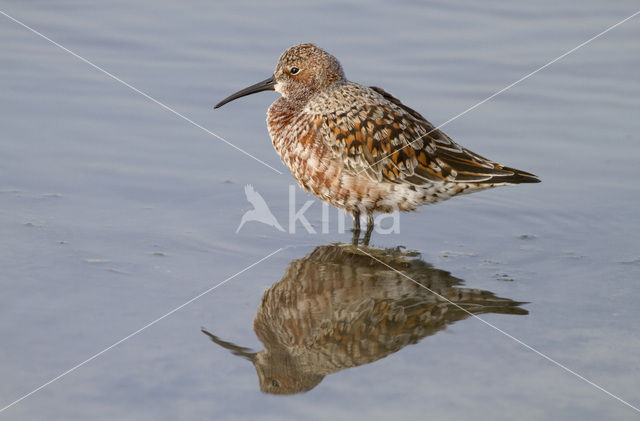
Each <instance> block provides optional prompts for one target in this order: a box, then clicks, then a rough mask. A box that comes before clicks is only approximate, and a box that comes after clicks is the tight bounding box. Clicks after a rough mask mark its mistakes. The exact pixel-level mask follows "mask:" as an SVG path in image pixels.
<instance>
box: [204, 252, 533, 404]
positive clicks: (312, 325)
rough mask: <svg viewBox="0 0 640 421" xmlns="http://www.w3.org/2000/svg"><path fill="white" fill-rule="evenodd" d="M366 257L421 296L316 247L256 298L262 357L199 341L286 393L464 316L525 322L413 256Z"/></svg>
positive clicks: (358, 255) (497, 300)
mask: <svg viewBox="0 0 640 421" xmlns="http://www.w3.org/2000/svg"><path fill="white" fill-rule="evenodd" d="M367 252H368V253H369V254H372V255H373V256H375V258H376V259H379V260H381V261H383V262H385V263H386V264H387V265H389V266H390V267H391V268H393V269H395V270H397V271H400V272H401V273H402V274H404V275H406V276H409V277H410V278H411V279H414V280H415V281H416V282H418V283H419V284H420V285H423V286H424V287H426V288H428V289H426V288H423V287H422V286H420V285H418V284H416V283H414V282H412V281H410V280H409V279H407V278H406V277H405V276H403V275H402V274H400V273H398V272H396V271H395V270H393V269H390V268H389V266H386V265H384V264H381V263H380V262H378V261H376V260H375V259H374V258H372V257H370V256H368V255H367V254H364V253H362V252H361V251H359V250H358V249H357V248H355V247H352V246H344V245H328V246H321V247H318V248H316V249H315V250H314V251H313V252H312V253H310V254H309V255H307V256H306V257H304V258H302V259H299V260H296V261H293V262H292V263H291V264H290V266H289V268H288V269H287V271H286V273H285V275H284V277H283V278H282V280H280V281H279V282H277V283H276V284H274V285H273V286H271V288H269V289H268V290H267V291H265V293H264V295H263V297H262V302H261V304H260V306H259V307H258V312H257V314H256V317H255V320H254V330H255V332H256V335H257V336H258V338H259V339H260V341H261V342H262V343H263V345H264V349H263V350H262V351H259V352H252V351H251V350H249V349H247V348H243V347H239V346H237V345H234V344H232V343H229V342H225V341H222V340H220V339H219V338H218V337H216V336H215V335H213V334H211V333H209V332H206V331H204V332H205V333H206V334H207V335H209V337H210V338H211V339H212V340H213V341H214V342H216V343H217V344H219V345H221V346H223V347H224V348H226V349H229V350H231V351H232V352H233V353H234V354H235V355H239V356H243V357H245V358H247V359H249V360H251V361H252V362H253V364H254V366H255V368H256V372H257V374H258V379H259V383H260V389H261V390H262V391H263V392H265V393H276V394H291V393H299V392H305V391H308V390H310V389H312V388H314V387H315V386H316V385H318V384H319V383H320V382H321V381H322V379H323V378H324V377H325V376H327V375H329V374H332V373H335V372H338V371H340V370H344V369H346V368H350V367H357V366H360V365H363V364H369V363H372V362H374V361H377V360H379V359H381V358H384V357H386V356H388V355H390V354H392V353H395V352H397V351H399V350H401V349H402V348H404V347H405V346H407V345H411V344H415V343H417V342H418V341H420V340H421V339H422V338H424V337H426V336H429V335H433V334H435V333H437V332H439V331H441V330H443V329H445V328H446V326H447V325H449V324H451V323H454V322H456V321H458V320H462V319H465V318H467V317H469V316H470V313H471V314H481V313H502V314H527V311H526V310H524V309H522V308H520V307H519V306H520V305H521V304H522V303H519V302H516V301H512V300H510V299H507V298H501V297H496V296H495V295H494V294H492V293H491V292H489V291H482V290H478V289H470V288H464V287H462V286H461V284H462V283H463V281H462V280H461V279H458V278H455V277H453V276H451V274H450V273H449V272H446V271H443V270H439V269H435V268H433V267H432V266H431V265H429V264H427V263H425V262H424V261H422V260H420V258H419V256H417V254H416V253H409V252H400V251H397V250H379V249H367ZM429 290H431V291H433V292H435V293H437V294H439V295H440V296H441V297H444V299H443V298H441V297H439V296H438V295H436V294H434V293H432V292H430V291H429ZM447 300H449V301H447ZM463 309H464V310H463ZM465 310H466V311H465ZM425 357H426V355H425ZM422 363H424V361H416V364H422Z"/></svg>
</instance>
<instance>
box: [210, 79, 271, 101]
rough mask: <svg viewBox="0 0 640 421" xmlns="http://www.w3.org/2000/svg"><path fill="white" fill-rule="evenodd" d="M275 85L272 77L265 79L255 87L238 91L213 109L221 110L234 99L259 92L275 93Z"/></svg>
mask: <svg viewBox="0 0 640 421" xmlns="http://www.w3.org/2000/svg"><path fill="white" fill-rule="evenodd" d="M275 84H276V78H275V77H273V76H271V77H270V78H269V79H265V80H263V81H262V82H258V83H256V84H255V85H251V86H249V87H248V88H244V89H243V90H241V91H238V92H236V93H235V94H233V95H230V96H228V97H226V98H225V99H223V100H222V101H220V102H218V103H217V104H216V106H215V107H213V108H220V107H222V106H223V105H224V104H226V103H227V102H231V101H233V100H234V99H238V98H242V97H243V96H247V95H251V94H255V93H257V92H262V91H273V90H274V86H275Z"/></svg>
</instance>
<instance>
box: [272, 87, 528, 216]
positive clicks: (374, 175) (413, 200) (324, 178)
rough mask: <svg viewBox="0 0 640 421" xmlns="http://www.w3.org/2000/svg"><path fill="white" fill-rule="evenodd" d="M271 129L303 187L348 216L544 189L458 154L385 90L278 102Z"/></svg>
mask: <svg viewBox="0 0 640 421" xmlns="http://www.w3.org/2000/svg"><path fill="white" fill-rule="evenodd" d="M267 122H268V126H269V132H270V134H271V137H272V140H273V143H274V146H275V148H276V150H277V151H278V153H279V154H280V156H281V157H282V158H283V160H284V162H285V163H286V164H287V166H288V167H289V169H290V170H291V172H292V173H293V175H294V177H295V178H296V179H297V180H298V182H299V183H300V185H301V186H302V187H303V188H305V189H306V190H308V191H309V192H311V193H313V194H315V195H316V196H318V197H319V198H320V199H322V200H326V201H329V202H330V203H331V204H333V205H334V206H337V207H339V208H342V209H345V210H347V211H350V212H353V211H354V210H359V211H361V212H366V213H369V212H371V211H383V212H389V211H392V210H395V209H399V210H413V209H415V207H417V206H419V205H422V204H428V203H434V202H437V201H441V200H445V199H448V198H449V197H452V196H455V195H457V194H461V193H469V192H473V191H477V190H481V189H486V188H489V187H494V186H497V185H505V184H518V183H526V182H539V180H538V178H537V177H536V176H534V175H532V174H529V173H527V172H524V171H520V170H516V169H514V168H509V167H505V166H503V165H500V164H498V163H495V162H493V161H491V160H488V159H486V158H484V157H482V156H480V155H478V154H475V153H473V152H471V151H469V150H468V149H465V148H463V147H461V146H460V145H458V144H457V143H455V142H454V141H453V140H452V139H451V138H449V137H448V136H447V135H446V134H445V133H443V132H442V131H440V130H438V129H436V128H435V126H433V125H432V124H431V123H430V122H429V121H427V120H426V119H425V118H424V117H422V116H421V115H420V114H419V113H417V112H416V111H414V110H413V109H411V108H409V107H407V106H405V105H404V104H402V103H401V102H400V101H399V100H398V99H397V98H395V97H393V96H392V95H391V94H389V93H388V92H386V91H384V90H383V89H381V88H376V87H371V88H369V87H365V86H362V85H359V84H356V83H352V82H346V83H338V84H335V85H333V86H331V87H329V88H328V89H325V90H324V91H322V92H320V93H318V94H317V95H315V96H314V97H312V98H311V99H310V100H309V101H308V102H307V103H306V105H305V106H304V107H299V106H298V107H297V106H296V104H295V103H292V102H290V101H288V100H287V99H286V98H280V99H278V100H277V101H276V102H275V103H274V104H273V105H272V106H271V107H270V109H269V113H268V118H267ZM356 208H358V209H356Z"/></svg>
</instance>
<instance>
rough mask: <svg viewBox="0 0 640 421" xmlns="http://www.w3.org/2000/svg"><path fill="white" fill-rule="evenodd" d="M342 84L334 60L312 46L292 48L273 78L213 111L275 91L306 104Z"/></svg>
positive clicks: (245, 90)
mask: <svg viewBox="0 0 640 421" xmlns="http://www.w3.org/2000/svg"><path fill="white" fill-rule="evenodd" d="M345 80H346V79H345V76H344V71H343V70H342V66H341V65H340V62H339V61H338V59H336V58H335V57H334V56H332V55H331V54H329V53H327V52H326V51H324V50H323V49H321V48H318V47H316V46H315V45H313V44H299V45H294V46H293V47H290V48H288V49H287V50H286V51H285V52H284V53H282V55H281V56H280V60H278V64H277V66H276V70H275V72H274V73H273V76H271V77H270V78H268V79H265V80H263V81H262V82H258V83H256V84H255V85H251V86H249V87H248V88H245V89H242V90H240V91H238V92H236V93H235V94H233V95H230V96H229V97H227V98H225V99H223V100H222V101H220V102H219V103H218V104H217V105H216V106H215V108H219V107H221V106H223V105H224V104H226V103H228V102H231V101H233V100H235V99H238V98H241V97H243V96H246V95H251V94H254V93H257V92H262V91H276V92H279V93H280V94H282V96H284V97H285V98H287V99H289V100H290V101H293V102H298V103H305V102H306V101H307V100H308V99H309V98H311V97H312V96H313V95H315V94H316V93H318V92H321V91H322V90H324V89H326V88H327V87H329V86H331V85H333V84H335V83H340V82H344V81H345Z"/></svg>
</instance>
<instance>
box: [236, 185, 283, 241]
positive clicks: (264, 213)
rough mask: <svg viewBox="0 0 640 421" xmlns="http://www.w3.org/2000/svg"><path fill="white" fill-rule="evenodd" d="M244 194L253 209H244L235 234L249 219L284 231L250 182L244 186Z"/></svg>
mask: <svg viewBox="0 0 640 421" xmlns="http://www.w3.org/2000/svg"><path fill="white" fill-rule="evenodd" d="M244 194H245V195H246V196H247V200H248V201H249V203H251V204H252V205H253V209H251V210H248V211H246V212H245V213H244V215H242V219H241V220H240V225H238V228H237V229H236V234H237V233H238V232H239V231H240V228H242V226H243V225H244V224H245V223H246V222H249V221H257V222H262V223H263V224H267V225H270V226H272V227H274V228H276V229H278V230H279V231H284V228H282V226H281V225H280V223H279V222H278V220H277V219H276V217H275V215H274V214H273V213H272V212H271V209H269V206H267V202H265V201H264V198H263V197H262V196H261V195H260V193H258V192H257V191H256V190H255V189H254V188H253V186H252V185H251V184H247V185H246V186H244Z"/></svg>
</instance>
